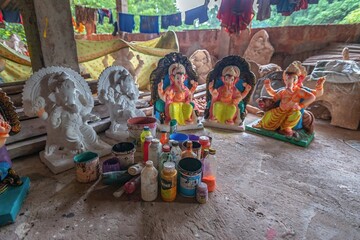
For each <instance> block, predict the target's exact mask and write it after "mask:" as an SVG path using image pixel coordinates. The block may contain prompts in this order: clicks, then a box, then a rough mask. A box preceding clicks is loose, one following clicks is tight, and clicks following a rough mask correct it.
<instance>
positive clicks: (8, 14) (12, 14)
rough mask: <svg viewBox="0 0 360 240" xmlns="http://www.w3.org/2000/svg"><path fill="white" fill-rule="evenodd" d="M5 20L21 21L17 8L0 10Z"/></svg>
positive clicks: (9, 21) (10, 21) (11, 21)
mask: <svg viewBox="0 0 360 240" xmlns="http://www.w3.org/2000/svg"><path fill="white" fill-rule="evenodd" d="M2 13H3V17H4V20H5V22H8V23H21V17H20V12H19V10H14V11H10V10H2Z"/></svg>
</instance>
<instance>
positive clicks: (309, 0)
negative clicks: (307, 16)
mask: <svg viewBox="0 0 360 240" xmlns="http://www.w3.org/2000/svg"><path fill="white" fill-rule="evenodd" d="M308 3H309V4H318V3H319V0H308Z"/></svg>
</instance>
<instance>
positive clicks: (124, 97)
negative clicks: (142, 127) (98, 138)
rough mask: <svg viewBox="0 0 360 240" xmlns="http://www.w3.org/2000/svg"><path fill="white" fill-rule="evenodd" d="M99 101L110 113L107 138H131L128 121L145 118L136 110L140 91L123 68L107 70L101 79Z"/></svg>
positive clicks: (113, 67) (114, 67)
mask: <svg viewBox="0 0 360 240" xmlns="http://www.w3.org/2000/svg"><path fill="white" fill-rule="evenodd" d="M98 93H99V101H100V103H102V104H106V106H107V108H108V110H109V112H110V121H111V125H110V128H109V129H108V130H106V131H105V134H106V136H108V137H110V138H113V139H116V140H126V138H127V137H129V133H128V127H127V120H128V119H129V118H133V117H145V113H144V112H143V111H141V110H139V109H137V108H136V101H137V100H138V98H139V90H138V88H137V87H136V85H135V81H134V79H133V77H132V76H131V74H130V73H129V71H128V70H126V69H125V68H124V67H122V66H112V67H108V68H106V69H105V70H104V71H103V72H102V73H101V75H100V77H99V83H98Z"/></svg>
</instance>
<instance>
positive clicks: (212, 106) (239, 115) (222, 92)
mask: <svg viewBox="0 0 360 240" xmlns="http://www.w3.org/2000/svg"><path fill="white" fill-rule="evenodd" d="M254 85H255V76H254V74H253V73H252V72H251V71H250V68H249V64H248V63H247V62H246V61H245V59H243V58H241V57H239V56H228V57H225V58H224V59H222V60H221V61H219V62H218V63H217V64H216V65H215V68H214V70H213V71H211V72H210V73H209V75H208V79H207V108H206V110H205V119H206V120H205V122H204V125H205V126H210V127H211V126H212V127H219V128H225V129H232V130H237V131H244V126H243V122H244V119H245V115H246V112H245V108H246V105H247V103H248V101H249V98H250V95H251V92H252V89H253V86H254Z"/></svg>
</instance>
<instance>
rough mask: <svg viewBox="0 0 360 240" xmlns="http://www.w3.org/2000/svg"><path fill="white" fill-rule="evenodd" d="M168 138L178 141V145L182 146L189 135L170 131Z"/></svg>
mask: <svg viewBox="0 0 360 240" xmlns="http://www.w3.org/2000/svg"><path fill="white" fill-rule="evenodd" d="M169 139H170V140H175V141H178V142H179V145H180V146H182V143H183V142H186V141H187V140H189V137H188V135H187V134H184V133H172V134H170V138H169Z"/></svg>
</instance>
